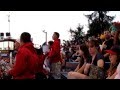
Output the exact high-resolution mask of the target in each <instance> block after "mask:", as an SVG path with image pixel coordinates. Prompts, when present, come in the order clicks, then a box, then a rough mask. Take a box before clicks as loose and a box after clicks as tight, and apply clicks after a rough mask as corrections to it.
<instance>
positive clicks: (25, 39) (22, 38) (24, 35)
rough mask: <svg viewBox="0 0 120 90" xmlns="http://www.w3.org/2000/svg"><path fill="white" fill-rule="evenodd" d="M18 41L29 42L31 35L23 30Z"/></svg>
mask: <svg viewBox="0 0 120 90" xmlns="http://www.w3.org/2000/svg"><path fill="white" fill-rule="evenodd" d="M20 41H23V42H24V43H27V42H31V35H30V34H29V33H28V32H23V33H22V34H21V36H20Z"/></svg>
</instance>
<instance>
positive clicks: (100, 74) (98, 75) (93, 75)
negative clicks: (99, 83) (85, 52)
mask: <svg viewBox="0 0 120 90" xmlns="http://www.w3.org/2000/svg"><path fill="white" fill-rule="evenodd" d="M89 77H90V79H105V71H104V69H102V68H100V67H98V66H95V65H91V66H90V72H89Z"/></svg>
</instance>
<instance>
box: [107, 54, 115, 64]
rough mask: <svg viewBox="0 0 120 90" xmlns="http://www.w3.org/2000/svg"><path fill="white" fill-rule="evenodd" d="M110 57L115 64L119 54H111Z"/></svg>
mask: <svg viewBox="0 0 120 90" xmlns="http://www.w3.org/2000/svg"><path fill="white" fill-rule="evenodd" d="M109 59H110V62H111V63H112V64H115V63H116V61H117V55H112V54H110V56H109Z"/></svg>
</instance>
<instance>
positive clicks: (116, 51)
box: [105, 46, 120, 55]
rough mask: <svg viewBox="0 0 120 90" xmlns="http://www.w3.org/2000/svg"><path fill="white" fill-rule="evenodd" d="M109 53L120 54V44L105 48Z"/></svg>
mask: <svg viewBox="0 0 120 90" xmlns="http://www.w3.org/2000/svg"><path fill="white" fill-rule="evenodd" d="M105 51H106V52H107V53H109V54H112V55H119V54H120V47H119V46H113V47H112V48H111V49H110V50H105Z"/></svg>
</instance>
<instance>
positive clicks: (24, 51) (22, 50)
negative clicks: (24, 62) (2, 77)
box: [18, 47, 29, 54]
mask: <svg viewBox="0 0 120 90" xmlns="http://www.w3.org/2000/svg"><path fill="white" fill-rule="evenodd" d="M18 53H22V54H27V53H29V50H28V49H27V48H25V47H22V48H20V49H19V51H18Z"/></svg>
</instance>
